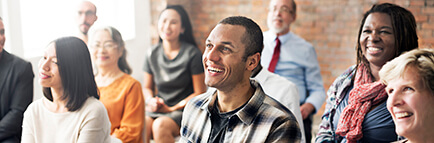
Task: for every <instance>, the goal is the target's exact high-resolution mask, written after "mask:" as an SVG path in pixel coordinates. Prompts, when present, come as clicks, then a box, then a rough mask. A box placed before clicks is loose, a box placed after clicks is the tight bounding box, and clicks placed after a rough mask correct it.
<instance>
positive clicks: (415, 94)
mask: <svg viewBox="0 0 434 143" xmlns="http://www.w3.org/2000/svg"><path fill="white" fill-rule="evenodd" d="M380 79H381V81H382V82H383V83H384V84H386V85H387V87H386V92H387V94H388V95H389V98H387V109H388V110H389V112H390V114H392V118H393V121H394V122H395V128H396V129H395V130H396V133H398V135H400V136H404V137H405V138H406V139H404V140H401V141H397V142H401V143H404V142H408V143H427V142H433V141H434V130H433V129H432V127H434V110H433V109H434V50H432V49H417V50H412V51H410V52H407V53H404V54H402V55H401V56H399V57H397V58H395V59H393V60H392V61H390V62H388V63H387V64H385V65H384V66H383V68H381V70H380Z"/></svg>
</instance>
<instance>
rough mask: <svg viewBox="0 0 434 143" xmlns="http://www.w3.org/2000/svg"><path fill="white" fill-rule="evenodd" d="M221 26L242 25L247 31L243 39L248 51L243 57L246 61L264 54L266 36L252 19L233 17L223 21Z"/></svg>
mask: <svg viewBox="0 0 434 143" xmlns="http://www.w3.org/2000/svg"><path fill="white" fill-rule="evenodd" d="M219 24H230V25H240V26H243V27H244V28H245V29H246V32H245V33H244V34H243V37H242V39H241V40H242V41H241V42H243V43H244V44H245V45H246V51H245V53H244V56H243V60H244V61H245V60H246V59H247V57H249V56H251V55H253V54H255V53H259V54H260V53H261V52H262V49H263V46H264V41H263V40H264V36H263V35H262V30H261V28H260V27H259V25H258V24H256V23H255V22H254V21H253V20H252V19H250V18H247V17H244V16H231V17H227V18H225V19H223V20H221V21H220V22H219Z"/></svg>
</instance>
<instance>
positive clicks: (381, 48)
mask: <svg viewBox="0 0 434 143" xmlns="http://www.w3.org/2000/svg"><path fill="white" fill-rule="evenodd" d="M394 35H395V34H394V33H393V27H392V21H391V18H390V16H389V15H387V14H385V13H378V12H374V13H371V14H369V15H368V17H367V18H366V21H365V23H364V24H363V28H362V33H361V35H360V39H359V40H360V41H359V42H360V46H361V48H362V53H363V56H365V58H366V59H367V60H368V61H369V63H370V64H374V65H376V66H379V67H381V66H383V65H384V64H385V63H386V62H387V61H389V60H391V59H393V58H394V56H395V50H396V48H395V36H394Z"/></svg>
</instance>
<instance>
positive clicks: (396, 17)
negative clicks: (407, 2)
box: [355, 3, 419, 72]
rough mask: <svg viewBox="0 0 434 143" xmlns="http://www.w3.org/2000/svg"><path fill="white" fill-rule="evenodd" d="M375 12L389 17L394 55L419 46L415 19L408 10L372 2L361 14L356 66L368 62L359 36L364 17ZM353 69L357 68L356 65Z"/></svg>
mask: <svg viewBox="0 0 434 143" xmlns="http://www.w3.org/2000/svg"><path fill="white" fill-rule="evenodd" d="M375 12H378V13H384V14H387V15H389V16H390V18H391V21H392V28H393V33H394V36H395V48H396V49H397V50H396V53H395V56H394V57H398V56H399V55H401V54H402V53H403V52H406V51H410V50H412V49H416V48H418V47H419V45H418V43H417V40H418V37H417V33H416V20H415V18H414V16H413V14H412V13H411V12H410V11H408V10H407V9H405V8H403V7H400V6H398V5H395V4H391V3H382V4H374V5H373V6H372V7H371V9H370V10H368V11H367V12H366V13H365V14H364V15H363V19H362V22H361V23H360V28H359V35H358V37H357V47H356V49H357V66H359V65H360V64H362V63H363V64H369V62H368V61H367V59H366V57H364V56H363V53H362V47H361V44H360V36H361V34H362V30H363V25H364V24H365V21H366V18H367V17H368V16H369V15H370V14H371V13H375ZM355 69H357V67H356V68H355ZM368 69H369V68H368ZM369 72H370V69H369Z"/></svg>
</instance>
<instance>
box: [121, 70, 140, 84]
mask: <svg viewBox="0 0 434 143" xmlns="http://www.w3.org/2000/svg"><path fill="white" fill-rule="evenodd" d="M119 78H120V80H121V82H122V83H123V84H127V85H133V84H140V82H139V81H138V80H137V79H135V78H134V77H132V76H131V75H129V74H126V73H124V75H122V76H121V77H119Z"/></svg>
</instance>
